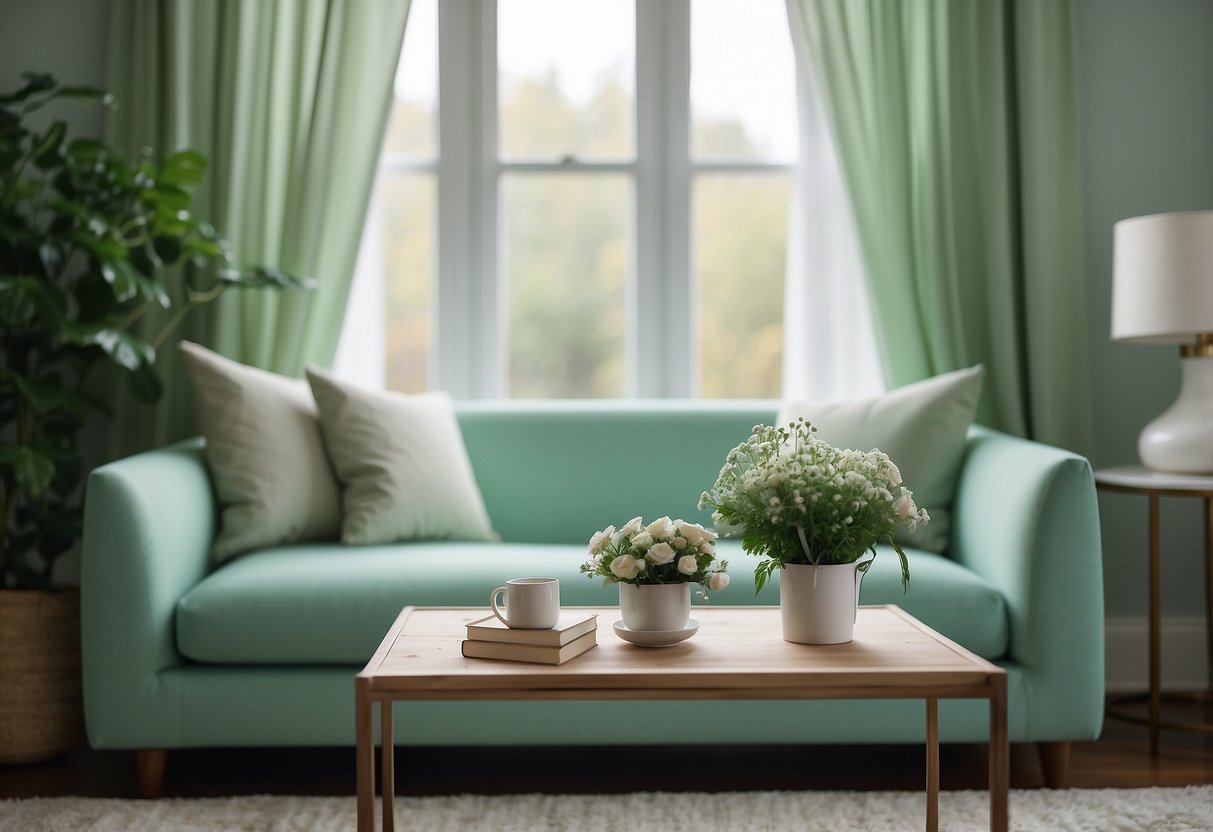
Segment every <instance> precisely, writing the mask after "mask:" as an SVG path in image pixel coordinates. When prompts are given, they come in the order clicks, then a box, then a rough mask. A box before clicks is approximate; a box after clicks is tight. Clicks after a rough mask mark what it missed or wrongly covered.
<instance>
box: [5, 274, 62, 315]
mask: <svg viewBox="0 0 1213 832" xmlns="http://www.w3.org/2000/svg"><path fill="white" fill-rule="evenodd" d="M60 303H61V301H60V300H59V298H58V297H57V296H56V295H55V294H54V293H53V292H52V291H51V289H50V288H49V287H48V286H47V284H46V282H45V281H43V280H39V279H38V278H36V277H28V276H25V275H9V274H6V275H0V324H4V325H5V326H10V327H21V326H26V325H28V324H30V323H31V322H32V321H34V320H38V321H41V322H42V324H43V325H44V326H46V327H47V328H50V329H57V328H58V326H59V323H60V320H61V318H62V311H61V309H60V308H59V304H60Z"/></svg>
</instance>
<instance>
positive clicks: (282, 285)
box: [215, 266, 316, 292]
mask: <svg viewBox="0 0 1213 832" xmlns="http://www.w3.org/2000/svg"><path fill="white" fill-rule="evenodd" d="M215 277H217V278H218V279H219V280H220V281H222V282H223V283H230V284H232V285H233V286H239V287H241V288H244V289H264V288H274V289H295V290H297V291H303V292H314V291H316V280H315V278H311V277H296V276H295V275H293V274H288V273H286V272H284V271H281V270H280V269H275V268H271V267H270V266H254V267H253V268H251V269H249V270H248V271H239V270H237V269H219V270H218V271H217V272H216V273H215Z"/></svg>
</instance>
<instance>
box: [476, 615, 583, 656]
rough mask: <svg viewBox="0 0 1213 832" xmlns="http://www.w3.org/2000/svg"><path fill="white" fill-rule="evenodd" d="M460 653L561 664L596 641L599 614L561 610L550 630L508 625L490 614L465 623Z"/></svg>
mask: <svg viewBox="0 0 1213 832" xmlns="http://www.w3.org/2000/svg"><path fill="white" fill-rule="evenodd" d="M467 635H468V637H467V639H465V640H464V642H463V655H465V656H467V657H468V658H471V659H502V660H504V661H508V662H533V663H535V664H564V663H565V662H567V661H568V660H569V659H572V658H575V657H577V656H580V655H581V654H582V653H584V652H585V651H586V650H589V649H590V648H591V647H593V646H594V645H596V644H597V643H598V616H596V615H592V614H590V613H578V612H562V613H561V614H560V620H558V621H557V622H556V626H555V627H553V628H552V629H550V630H521V629H513V630H512V629H510V628H509V627H507V626H505V625H504V624H502V623H501V621H500V620H498V618H497V616H495V615H490V616H487V617H485V618H481V619H478V620H476V621H473V622H471V623H470V624H468V625H467Z"/></svg>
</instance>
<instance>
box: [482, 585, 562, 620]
mask: <svg viewBox="0 0 1213 832" xmlns="http://www.w3.org/2000/svg"><path fill="white" fill-rule="evenodd" d="M502 593H504V594H505V609H504V610H502V609H501V608H500V607H498V606H497V596H498V595H501V594H502ZM489 606H491V607H492V608H493V615H495V616H497V617H498V618H499V619H501V623H502V624H504V625H505V626H507V627H510V628H513V629H516V630H519V629H521V630H549V629H551V628H552V627H555V626H556V621H557V620H558V619H559V618H560V581H558V580H557V579H556V578H514V579H513V580H509V581H506V582H505V586H499V587H497V588H496V589H494V590H493V592H492V594H490V595H489Z"/></svg>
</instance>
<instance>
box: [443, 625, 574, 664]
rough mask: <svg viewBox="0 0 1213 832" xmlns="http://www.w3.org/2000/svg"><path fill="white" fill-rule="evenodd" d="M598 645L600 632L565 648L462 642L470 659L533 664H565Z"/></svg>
mask: <svg viewBox="0 0 1213 832" xmlns="http://www.w3.org/2000/svg"><path fill="white" fill-rule="evenodd" d="M597 644H598V630H597V629H593V630H590V631H589V632H588V633H584V634H583V635H580V636H578V637H577V638H575V639H573V640H572V641H570V642H569V643H568V644H566V645H564V646H563V647H554V646H550V645H545V644H510V643H507V642H504V641H476V640H473V639H466V640H464V641H463V642H462V649H463V655H464V656H466V657H467V658H469V659H500V660H502V661H507V662H531V663H532V664H564V663H565V662H567V661H568V660H569V659H572V658H576V657H577V656H580V655H581V654H582V653H584V652H585V651H586V650H589V649H590V648H592V647H594V646H595V645H597Z"/></svg>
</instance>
